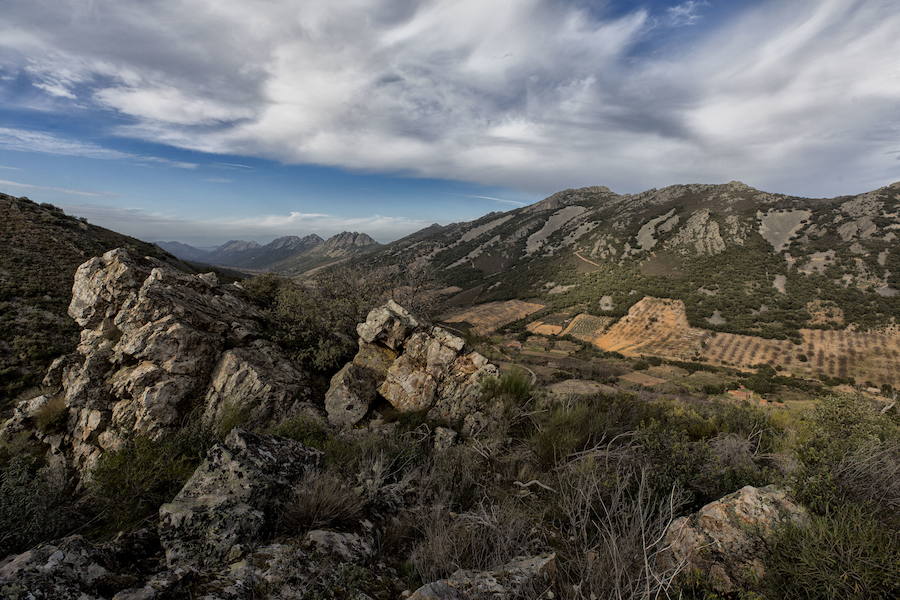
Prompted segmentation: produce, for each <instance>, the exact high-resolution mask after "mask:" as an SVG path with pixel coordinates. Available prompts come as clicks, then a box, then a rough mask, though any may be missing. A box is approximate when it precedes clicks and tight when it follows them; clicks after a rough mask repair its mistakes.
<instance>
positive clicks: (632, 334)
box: [594, 296, 709, 360]
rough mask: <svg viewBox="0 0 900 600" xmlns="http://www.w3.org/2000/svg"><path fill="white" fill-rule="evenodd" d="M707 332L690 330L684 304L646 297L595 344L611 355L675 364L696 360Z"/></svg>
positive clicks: (697, 329)
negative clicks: (667, 360)
mask: <svg viewBox="0 0 900 600" xmlns="http://www.w3.org/2000/svg"><path fill="white" fill-rule="evenodd" d="M708 335H709V332H707V331H706V330H704V329H699V328H696V327H691V326H690V325H689V324H688V320H687V316H686V315H685V312H684V302H682V301H681V300H670V299H668V298H651V297H649V296H648V297H646V298H643V299H642V300H640V301H638V302H637V303H636V304H635V305H634V306H632V307H631V309H630V310H629V311H628V314H627V315H625V316H624V317H622V318H621V319H619V320H618V321H617V322H616V323H615V324H614V325H613V326H612V327H610V328H609V329H608V330H607V331H606V333H604V334H603V335H602V336H600V337H598V338H597V339H596V340H595V341H594V343H595V344H596V345H597V346H598V347H600V348H602V349H603V350H606V351H608V352H618V353H620V354H624V355H626V356H639V355H642V354H650V355H656V356H663V357H666V358H671V359H676V360H697V358H698V356H699V353H700V349H701V347H702V342H703V339H704V338H705V337H706V336H708Z"/></svg>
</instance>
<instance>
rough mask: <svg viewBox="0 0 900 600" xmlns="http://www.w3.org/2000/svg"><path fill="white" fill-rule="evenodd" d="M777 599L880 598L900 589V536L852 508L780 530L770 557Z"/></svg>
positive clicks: (770, 585) (771, 586) (769, 569)
mask: <svg viewBox="0 0 900 600" xmlns="http://www.w3.org/2000/svg"><path fill="white" fill-rule="evenodd" d="M765 563H766V578H765V583H766V585H767V587H768V588H769V589H770V590H771V593H772V594H773V595H774V596H775V597H777V598H790V599H792V600H794V599H798V600H804V599H808V600H820V599H821V600H825V599H830V598H841V599H846V600H854V599H858V600H870V599H871V600H875V599H885V600H887V599H890V598H896V597H897V592H898V591H900V533H898V531H897V530H896V529H893V530H891V529H889V528H885V527H884V526H883V525H882V524H881V523H880V522H879V521H877V520H876V519H874V518H872V517H871V516H870V515H869V514H867V513H866V512H864V511H862V510H859V509H858V508H857V509H852V508H848V509H845V510H842V511H841V512H840V513H839V514H837V513H836V514H834V515H832V516H813V517H812V520H811V522H810V524H809V525H808V526H800V525H788V526H784V527H783V528H781V529H780V530H779V531H778V534H777V537H776V538H775V539H774V540H773V541H772V542H771V543H770V545H769V554H768V556H767V557H766V558H765Z"/></svg>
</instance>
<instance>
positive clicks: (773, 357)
mask: <svg viewBox="0 0 900 600" xmlns="http://www.w3.org/2000/svg"><path fill="white" fill-rule="evenodd" d="M531 325H534V326H535V327H534V328H532V327H531V326H529V330H531V331H533V332H535V333H538V331H536V329H543V328H544V326H545V324H543V323H542V322H540V321H536V322H535V323H532V324H531ZM554 331H555V329H554ZM547 334H551V335H552V333H551V332H550V328H547ZM566 334H569V335H572V336H573V337H575V338H578V339H580V340H582V341H585V342H589V343H592V344H594V345H595V346H597V347H598V348H600V349H602V350H606V351H608V352H619V353H620V354H624V355H626V356H642V355H647V356H659V357H661V358H665V359H674V360H681V361H699V362H705V363H709V364H714V365H722V366H729V367H735V368H738V369H754V368H757V367H758V366H760V365H764V364H770V365H773V366H779V367H782V368H783V369H784V371H785V372H786V373H791V374H795V375H800V376H819V375H826V376H829V377H841V378H844V377H853V378H854V379H855V380H856V381H857V383H867V382H869V383H872V384H875V385H882V384H885V383H888V384H891V385H893V386H895V387H896V386H898V385H900V333H897V332H891V333H868V332H858V331H847V330H823V329H801V330H800V334H801V335H802V338H803V341H802V343H800V344H795V343H794V342H792V341H790V340H773V339H767V338H761V337H755V336H750V335H738V334H733V333H719V332H713V331H709V330H706V329H702V328H699V327H691V326H690V324H689V323H688V320H687V316H686V315H685V311H684V303H683V302H681V301H680V300H670V299H666V298H652V297H646V298H643V299H642V300H640V301H639V302H637V303H636V304H635V305H634V306H632V307H631V309H630V310H629V311H628V314H627V315H625V316H624V317H622V318H621V319H619V320H618V321H616V322H615V323H612V319H610V318H609V317H595V316H592V315H587V314H580V315H578V316H576V317H575V318H573V319H572V320H571V321H570V322H569V324H568V325H567V326H566V327H565V328H564V329H562V331H560V332H559V334H558V335H566Z"/></svg>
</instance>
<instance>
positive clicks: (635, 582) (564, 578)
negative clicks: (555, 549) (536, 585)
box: [556, 448, 683, 600]
mask: <svg viewBox="0 0 900 600" xmlns="http://www.w3.org/2000/svg"><path fill="white" fill-rule="evenodd" d="M682 506H683V498H682V496H681V494H680V493H679V492H678V491H677V490H675V489H672V490H671V491H670V492H669V493H668V494H659V493H658V492H656V491H654V489H653V486H652V485H651V483H650V473H649V472H648V470H647V468H646V467H644V466H640V465H639V464H638V463H637V462H636V460H635V457H634V456H632V455H631V453H630V452H629V450H628V449H627V448H626V449H619V450H615V451H613V452H610V451H609V450H608V449H605V450H602V451H599V452H597V453H594V454H591V455H589V456H586V457H584V458H583V459H581V460H577V461H575V462H572V463H570V464H568V465H566V466H565V468H564V469H563V470H562V471H561V473H560V475H559V478H558V481H557V496H556V509H557V510H558V512H559V514H560V516H561V523H562V533H563V534H564V535H563V538H562V550H561V552H560V554H561V556H562V558H563V560H562V561H560V575H561V576H560V582H559V587H560V590H559V591H560V594H561V597H563V598H571V599H573V600H581V599H592V600H595V599H597V600H599V599H607V598H609V599H616V600H622V599H635V600H636V599H646V598H658V597H665V596H666V594H667V593H668V591H669V589H670V588H671V587H672V585H673V581H674V579H675V577H676V575H678V573H679V571H680V570H681V567H682V565H680V564H671V563H669V562H667V561H665V560H662V558H663V556H664V553H665V550H666V546H665V543H664V536H665V532H666V529H667V528H668V526H669V524H670V523H671V522H672V520H673V519H674V518H675V517H676V516H677V514H678V511H679V509H680V508H681V507H682Z"/></svg>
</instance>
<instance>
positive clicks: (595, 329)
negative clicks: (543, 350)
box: [560, 313, 615, 344]
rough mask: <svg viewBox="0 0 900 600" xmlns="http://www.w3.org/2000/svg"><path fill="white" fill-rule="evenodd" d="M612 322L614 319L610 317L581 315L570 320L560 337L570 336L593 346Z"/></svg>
mask: <svg viewBox="0 0 900 600" xmlns="http://www.w3.org/2000/svg"><path fill="white" fill-rule="evenodd" d="M614 322H615V319H613V318H612V317H595V316H594V315H589V314H586V313H582V314H580V315H577V316H576V317H575V318H574V319H572V320H571V321H570V322H569V324H568V325H567V326H566V328H565V329H563V330H562V332H560V335H571V336H572V337H573V338H575V339H578V340H581V341H583V342H588V343H591V344H593V343H596V340H597V338H599V337H600V336H601V335H603V332H604V331H606V329H607V328H608V327H609V326H610V325H612V324H613V323H614Z"/></svg>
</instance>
